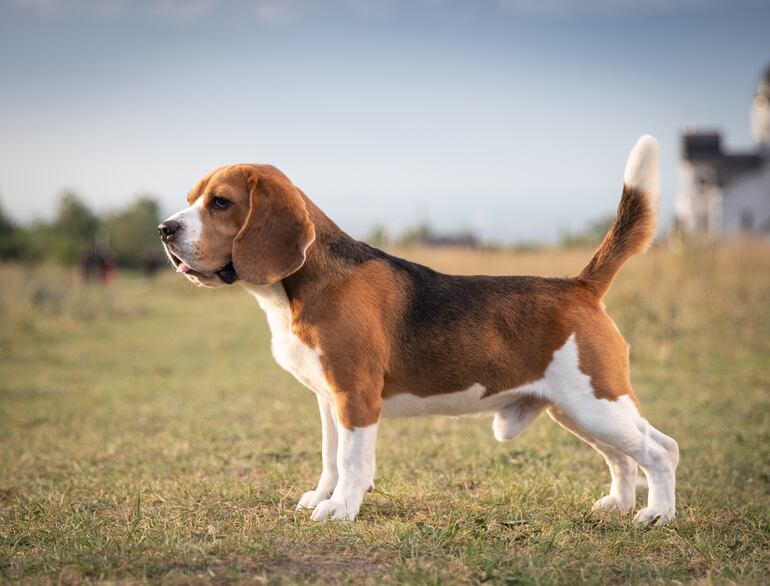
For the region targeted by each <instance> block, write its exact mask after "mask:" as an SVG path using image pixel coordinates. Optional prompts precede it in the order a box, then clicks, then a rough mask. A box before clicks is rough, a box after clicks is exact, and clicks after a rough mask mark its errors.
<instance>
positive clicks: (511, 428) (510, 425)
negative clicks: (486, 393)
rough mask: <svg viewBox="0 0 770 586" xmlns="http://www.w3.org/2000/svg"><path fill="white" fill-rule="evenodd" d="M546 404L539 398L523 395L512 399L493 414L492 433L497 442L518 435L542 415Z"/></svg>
mask: <svg viewBox="0 0 770 586" xmlns="http://www.w3.org/2000/svg"><path fill="white" fill-rule="evenodd" d="M546 405H548V402H547V401H545V400H544V399H541V398H540V397H535V396H532V395H525V396H522V397H519V398H517V399H514V400H513V401H512V402H510V403H508V404H507V405H506V406H505V407H503V408H502V409H500V411H498V412H497V413H495V418H494V419H493V420H492V432H493V433H494V434H495V439H496V440H497V441H499V442H502V441H505V440H509V439H511V438H513V437H516V436H517V435H519V434H520V433H521V432H522V431H524V429H526V427H527V426H528V425H529V424H530V423H532V422H533V421H534V420H535V418H536V417H537V416H538V415H540V413H542V411H543V409H544V408H545V407H546Z"/></svg>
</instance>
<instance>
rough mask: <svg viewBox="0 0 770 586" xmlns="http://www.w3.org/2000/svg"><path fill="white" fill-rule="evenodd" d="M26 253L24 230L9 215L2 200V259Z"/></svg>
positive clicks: (0, 238)
mask: <svg viewBox="0 0 770 586" xmlns="http://www.w3.org/2000/svg"><path fill="white" fill-rule="evenodd" d="M23 255H24V231H23V230H22V229H21V228H19V227H18V226H17V225H16V224H15V223H14V222H13V220H11V218H10V217H8V216H7V215H6V213H5V210H4V209H3V206H2V202H0V261H1V260H10V259H17V258H20V257H22V256H23Z"/></svg>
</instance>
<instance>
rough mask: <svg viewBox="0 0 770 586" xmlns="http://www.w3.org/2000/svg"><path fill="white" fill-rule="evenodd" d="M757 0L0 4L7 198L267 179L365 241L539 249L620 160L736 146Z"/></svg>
mask: <svg viewBox="0 0 770 586" xmlns="http://www.w3.org/2000/svg"><path fill="white" fill-rule="evenodd" d="M768 64H770V2H768V1H767V0H763V1H760V0H678V1H674V0H583V1H582V2H577V1H570V0H476V1H460V0H381V1H375V0H327V1H326V2H322V1H320V0H284V1H280V0H156V1H150V0H0V201H2V205H3V207H4V209H5V210H6V212H7V213H9V214H10V215H11V216H12V217H14V218H15V219H17V220H19V221H30V220H33V219H49V218H51V217H52V215H53V214H54V213H55V207H56V202H57V201H58V198H59V197H60V195H61V193H62V192H63V191H64V190H73V191H75V192H76V193H78V194H79V195H80V196H81V197H82V198H83V199H84V200H85V201H86V202H88V203H89V205H91V206H92V207H93V208H94V209H95V210H97V211H99V212H106V211H110V210H115V209H119V208H120V207H121V206H125V205H127V204H128V203H130V202H131V201H132V200H133V199H134V198H135V197H136V196H137V195H139V194H145V193H149V194H152V195H154V196H155V197H157V198H158V199H159V201H160V202H161V205H162V207H163V209H164V211H166V212H169V213H170V212H172V211H175V210H176V209H179V208H181V207H183V206H184V205H185V196H186V194H187V192H188V191H189V189H190V188H191V187H192V186H193V185H194V184H195V182H196V181H197V179H198V178H199V177H200V176H202V175H203V174H205V173H206V172H207V171H209V170H210V169H212V168H214V167H217V166H220V165H224V164H228V163H235V162H264V163H272V164H274V165H276V166H277V167H279V168H280V169H281V170H283V171H284V172H285V173H286V174H287V175H288V176H289V177H290V178H291V179H292V181H293V182H294V183H295V184H296V185H297V186H299V187H300V188H301V189H302V190H303V191H304V192H305V193H306V194H307V195H308V196H309V197H310V198H311V199H313V200H314V201H315V202H316V203H317V204H318V205H319V206H320V207H321V208H322V209H323V210H325V211H326V213H327V214H328V215H329V216H330V217H331V218H332V219H334V220H335V221H336V222H337V223H338V224H339V225H340V226H341V227H342V228H343V229H345V230H347V231H348V232H349V233H351V234H353V235H354V236H357V237H364V236H365V235H366V234H367V233H368V232H369V231H370V230H371V228H372V227H373V226H374V225H383V226H385V227H386V229H388V230H389V231H390V232H391V233H397V232H399V231H400V230H403V229H404V228H405V227H407V226H410V225H414V224H416V223H418V222H423V221H429V222H431V223H432V225H433V226H434V227H436V228H437V229H439V230H455V229H472V230H474V231H475V232H477V233H478V234H479V235H481V236H482V237H483V238H485V239H488V240H497V241H501V242H519V241H546V242H552V241H554V240H555V239H556V238H557V237H558V235H559V234H560V232H561V231H563V230H567V229H569V230H577V229H580V228H581V227H582V226H584V225H585V224H586V223H587V222H590V221H591V220H593V219H596V218H597V217H601V216H606V215H607V214H611V213H612V212H613V211H614V209H615V207H616V206H617V202H618V199H619V196H620V187H621V183H622V175H623V167H624V164H625V158H626V156H627V154H628V151H629V149H630V148H631V147H632V146H633V144H634V142H635V141H636V139H637V138H638V137H639V136H640V135H641V134H645V133H650V134H653V135H654V136H656V137H657V138H658V139H659V140H660V142H661V145H662V187H663V192H662V198H663V199H662V223H663V224H664V225H665V224H666V223H668V221H669V220H670V217H671V214H672V213H673V209H674V202H675V197H676V192H677V165H678V155H679V143H680V135H681V131H682V128H683V126H684V125H685V124H686V123H695V124H697V125H698V127H699V128H709V129H711V128H717V129H720V130H721V131H723V133H724V134H725V141H726V143H727V145H728V147H729V148H734V149H740V150H745V149H750V148H752V146H753V144H752V139H751V135H750V131H749V116H748V113H749V105H750V102H751V99H752V96H753V93H754V90H755V88H756V84H757V80H758V79H759V76H760V75H761V73H762V71H763V70H764V68H765V67H766V66H767V65H768Z"/></svg>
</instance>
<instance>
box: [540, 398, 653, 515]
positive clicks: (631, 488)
mask: <svg viewBox="0 0 770 586" xmlns="http://www.w3.org/2000/svg"><path fill="white" fill-rule="evenodd" d="M548 415H550V416H551V419H553V420H554V421H555V422H556V423H558V424H559V425H561V426H562V427H563V428H564V429H566V430H567V431H570V432H571V433H573V434H574V435H576V436H577V437H579V438H580V439H582V440H583V441H584V442H586V443H587V444H588V445H589V446H591V447H592V448H594V449H595V450H596V451H597V452H599V453H600V454H601V455H602V456H604V461H605V462H607V467H608V468H609V469H610V476H611V477H612V483H611V485H610V493H609V494H608V495H605V496H603V497H602V498H600V499H599V500H597V501H596V502H595V503H594V507H593V508H594V510H610V509H617V510H618V511H620V512H621V513H628V512H630V511H632V510H633V508H634V504H635V503H636V476H637V472H638V468H639V465H638V464H637V463H636V461H635V460H634V459H633V458H631V457H630V456H626V455H625V454H623V453H622V452H621V451H619V450H616V449H615V448H613V447H612V446H610V445H608V444H605V443H603V442H600V441H597V440H596V439H595V438H592V437H591V436H589V435H588V434H586V433H584V432H582V431H581V430H580V429H578V427H577V425H575V422H574V421H572V420H571V419H570V418H569V417H567V416H566V415H564V413H562V412H561V411H559V410H558V409H557V408H555V407H551V408H550V409H548Z"/></svg>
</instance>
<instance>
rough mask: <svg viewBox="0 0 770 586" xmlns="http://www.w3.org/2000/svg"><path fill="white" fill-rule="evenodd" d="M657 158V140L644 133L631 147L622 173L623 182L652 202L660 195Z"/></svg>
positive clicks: (658, 155) (658, 157)
mask: <svg viewBox="0 0 770 586" xmlns="http://www.w3.org/2000/svg"><path fill="white" fill-rule="evenodd" d="M659 159H660V146H659V145H658V141H657V140H655V139H654V138H653V137H652V136H650V135H649V134H645V135H644V136H642V137H641V138H640V139H639V140H638V141H636V145H634V148H633V149H631V153H630V154H629V155H628V161H627V162H626V170H625V173H623V183H625V184H626V185H628V186H629V187H633V188H635V189H638V190H639V191H641V192H642V193H644V194H645V195H647V197H649V198H650V199H651V200H652V201H653V202H657V200H658V199H659V197H660V178H659V167H660V166H659V164H658V161H659Z"/></svg>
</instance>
